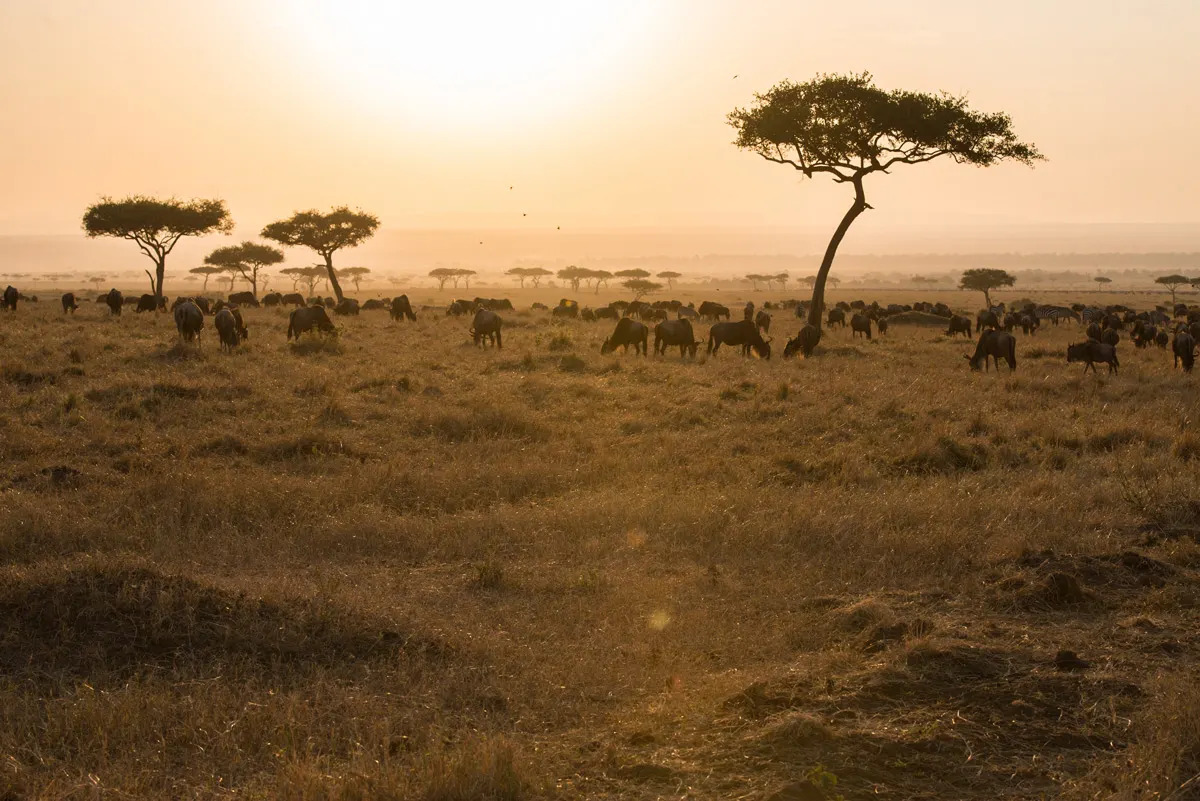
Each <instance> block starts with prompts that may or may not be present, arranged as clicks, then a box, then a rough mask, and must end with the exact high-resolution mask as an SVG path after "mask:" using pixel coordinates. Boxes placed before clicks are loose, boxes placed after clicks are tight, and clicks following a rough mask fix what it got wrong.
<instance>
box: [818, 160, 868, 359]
mask: <svg viewBox="0 0 1200 801" xmlns="http://www.w3.org/2000/svg"><path fill="white" fill-rule="evenodd" d="M867 208H869V207H868V206H867V197H866V195H865V194H864V193H863V185H862V177H861V176H859V177H857V178H855V179H854V203H853V204H851V206H850V209H849V210H848V211H847V212H846V215H845V216H844V217H842V221H841V223H839V224H838V227H837V230H836V231H834V232H833V238H832V239H830V240H829V247H827V248H825V258H823V259H822V260H821V269H819V270H817V280H816V282H815V283H814V284H813V294H812V304H811V305H810V306H809V309H808V324H809V325H811V326H813V327H814V328H816V329H817V335H818V339H819V338H820V332H821V316H822V313H823V311H824V309H825V279H826V278H828V277H829V268H830V267H832V266H833V257H834V256H836V255H837V249H838V245H840V244H842V239H844V238H845V236H846V232H847V231H849V230H850V224H851V223H853V222H854V220H855V219H856V218H857V217H858V215H860V214H862V213H863V211H865V210H866V209H867Z"/></svg>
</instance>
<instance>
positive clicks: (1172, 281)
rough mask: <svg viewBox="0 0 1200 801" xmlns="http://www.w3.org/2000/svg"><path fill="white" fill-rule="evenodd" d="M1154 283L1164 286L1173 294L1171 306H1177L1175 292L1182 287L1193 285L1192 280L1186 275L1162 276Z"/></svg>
mask: <svg viewBox="0 0 1200 801" xmlns="http://www.w3.org/2000/svg"><path fill="white" fill-rule="evenodd" d="M1154 283H1156V284H1162V285H1163V286H1165V287H1166V288H1167V289H1169V290H1170V292H1171V305H1172V306H1174V305H1175V290H1177V289H1179V287H1181V286H1186V285H1188V284H1190V283H1192V279H1190V278H1188V277H1187V276H1186V275H1160V276H1159V277H1158V278H1155V279H1154Z"/></svg>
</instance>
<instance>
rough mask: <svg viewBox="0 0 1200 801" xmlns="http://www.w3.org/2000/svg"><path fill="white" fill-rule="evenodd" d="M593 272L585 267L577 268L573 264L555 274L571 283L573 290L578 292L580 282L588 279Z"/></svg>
mask: <svg viewBox="0 0 1200 801" xmlns="http://www.w3.org/2000/svg"><path fill="white" fill-rule="evenodd" d="M591 272H592V271H591V270H589V269H587V268H585V267H576V266H575V265H573V264H572V265H570V266H568V267H563V268H562V269H561V270H559V271H558V272H557V273H555V275H557V276H558V277H559V278H561V279H562V280H564V281H566V282H567V283H569V284H570V285H571V289H573V290H575V291H576V292H578V291H579V282H580V281H582V280H583V279H585V278H587V277H588V276H589V275H590V274H591Z"/></svg>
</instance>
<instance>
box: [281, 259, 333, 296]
mask: <svg viewBox="0 0 1200 801" xmlns="http://www.w3.org/2000/svg"><path fill="white" fill-rule="evenodd" d="M279 273H280V274H281V275H286V276H287V277H288V278H290V279H292V289H297V288H299V286H300V282H301V281H303V282H304V285H305V286H307V287H308V295H307V296H306V297H310V298H311V297H312V296H313V295H314V294H316V291H317V281H320V280H321V279H322V278H323V277H324V276H325V268H324V266H322V265H320V264H312V265H309V266H308V267H286V268H284V269H282V270H280V271H279Z"/></svg>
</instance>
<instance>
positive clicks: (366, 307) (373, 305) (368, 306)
mask: <svg viewBox="0 0 1200 801" xmlns="http://www.w3.org/2000/svg"><path fill="white" fill-rule="evenodd" d="M387 307H388V305H387V301H386V300H380V299H379V298H371V299H370V300H367V301H365V302H364V303H363V305H362V310H363V311H387Z"/></svg>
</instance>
